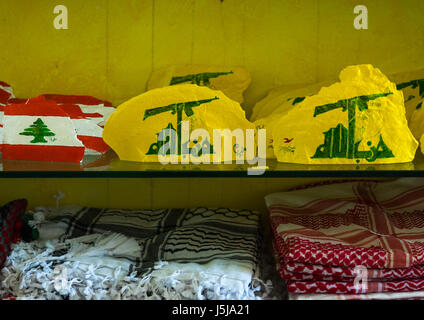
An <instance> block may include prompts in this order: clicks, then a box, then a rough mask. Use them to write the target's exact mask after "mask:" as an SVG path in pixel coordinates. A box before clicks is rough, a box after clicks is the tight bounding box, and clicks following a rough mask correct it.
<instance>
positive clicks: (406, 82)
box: [390, 69, 424, 139]
mask: <svg viewBox="0 0 424 320" xmlns="http://www.w3.org/2000/svg"><path fill="white" fill-rule="evenodd" d="M390 79H391V80H392V81H394V82H395V83H396V84H397V88H398V90H402V92H403V96H404V99H405V108H406V118H407V120H408V123H409V128H410V129H411V132H412V134H413V135H414V136H415V138H416V139H420V138H421V136H422V135H423V134H424V108H423V103H424V69H423V70H417V71H413V72H404V73H399V74H396V75H393V76H392V77H390Z"/></svg>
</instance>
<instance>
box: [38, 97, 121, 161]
mask: <svg viewBox="0 0 424 320" xmlns="http://www.w3.org/2000/svg"><path fill="white" fill-rule="evenodd" d="M43 97H45V98H46V99H47V100H54V101H56V102H57V104H58V105H59V107H61V108H62V109H63V110H64V111H65V112H66V113H67V114H68V115H69V117H70V118H71V120H72V122H73V124H74V127H75V130H76V132H77V137H78V139H80V140H81V141H82V143H83V144H84V146H85V147H86V153H91V152H93V151H94V152H98V153H101V154H103V153H105V152H106V151H108V150H109V149H110V148H109V146H108V145H107V144H106V143H105V142H104V141H103V137H102V135H103V125H104V123H105V122H106V120H107V118H108V117H109V116H110V115H111V114H112V113H113V112H114V111H115V108H114V107H113V106H112V104H111V103H110V102H108V101H103V100H99V99H97V98H94V97H90V96H68V95H57V94H56V95H53V94H46V95H43Z"/></svg>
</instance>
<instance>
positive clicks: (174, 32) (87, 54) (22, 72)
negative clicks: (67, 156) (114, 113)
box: [0, 0, 424, 116]
mask: <svg viewBox="0 0 424 320" xmlns="http://www.w3.org/2000/svg"><path fill="white" fill-rule="evenodd" d="M58 4H59V3H58V2H57V1H53V0H41V1H33V0H13V1H12V0H4V1H1V2H0V30H1V32H0V43H1V44H2V48H1V51H0V80H2V81H7V82H9V83H11V84H12V85H13V87H14V89H15V92H16V94H17V96H20V97H29V96H35V95H38V94H41V93H48V92H51V93H53V92H55V93H75V94H91V95H94V96H97V97H99V98H107V99H110V100H112V102H114V103H115V104H119V103H121V102H123V101H125V100H127V99H128V98H130V97H133V96H135V95H138V94H140V93H141V92H142V91H144V90H145V88H146V83H147V79H148V77H149V75H150V72H151V71H152V68H157V67H162V66H165V65H170V64H189V63H196V64H218V65H219V64H224V65H231V66H237V65H239V66H244V67H246V68H247V69H248V70H249V71H250V72H251V73H252V76H253V80H252V84H251V86H250V88H249V89H248V90H247V92H246V102H245V108H246V110H247V113H248V116H249V115H250V111H251V108H252V107H253V105H254V104H255V103H256V102H257V100H258V99H260V98H263V97H264V96H265V95H266V93H267V92H268V91H269V90H270V89H271V88H273V87H276V86H279V85H289V84H296V83H312V82H315V81H318V80H326V79H332V78H335V77H337V75H338V73H339V72H340V71H341V70H342V68H344V67H345V66H347V65H349V64H360V63H371V64H373V65H375V66H376V67H378V68H380V69H381V70H382V71H383V72H384V73H385V74H393V73H396V72H401V71H409V70H413V69H418V68H422V67H424V59H422V55H423V46H422V44H423V42H424V20H423V19H422V12H424V1H422V0H404V1H399V0H363V1H361V3H360V4H363V5H366V6H367V7H368V10H369V29H368V30H361V31H358V30H355V29H354V27H353V20H354V17H355V15H354V13H353V8H354V7H355V6H356V5H358V1H356V0H337V1H334V0H303V1H299V0H261V1H257V0H224V1H221V0H178V1H175V0H120V1H117V0H90V1H86V0H63V1H61V2H60V4H62V5H65V6H67V7H68V13H69V29H68V30H56V29H54V27H53V20H54V18H55V15H54V14H53V9H54V7H55V6H56V5H58Z"/></svg>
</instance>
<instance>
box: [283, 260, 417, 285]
mask: <svg viewBox="0 0 424 320" xmlns="http://www.w3.org/2000/svg"><path fill="white" fill-rule="evenodd" d="M279 266H280V267H281V268H280V269H279V273H280V276H281V277H282V278H283V279H285V280H298V281H305V280H317V281H353V279H355V277H356V276H357V273H356V271H355V269H354V268H345V267H328V266H322V265H312V264H303V263H290V262H288V263H285V262H283V261H280V262H279ZM367 277H368V280H370V281H376V280H380V281H394V280H410V279H419V278H424V266H415V267H410V268H400V269H367Z"/></svg>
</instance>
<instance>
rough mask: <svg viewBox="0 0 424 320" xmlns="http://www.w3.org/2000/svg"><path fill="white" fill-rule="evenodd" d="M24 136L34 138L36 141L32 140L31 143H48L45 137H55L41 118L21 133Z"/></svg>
mask: <svg viewBox="0 0 424 320" xmlns="http://www.w3.org/2000/svg"><path fill="white" fill-rule="evenodd" d="M20 135H22V136H33V137H34V139H33V140H31V141H30V142H31V143H47V140H46V139H44V137H52V136H55V134H54V133H53V132H51V131H50V129H49V128H48V127H47V126H46V125H45V124H44V122H43V120H41V118H38V119H37V120H36V121H34V122H33V124H32V125H31V126H30V127H29V128H26V129H24V131H23V132H21V133H20Z"/></svg>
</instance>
